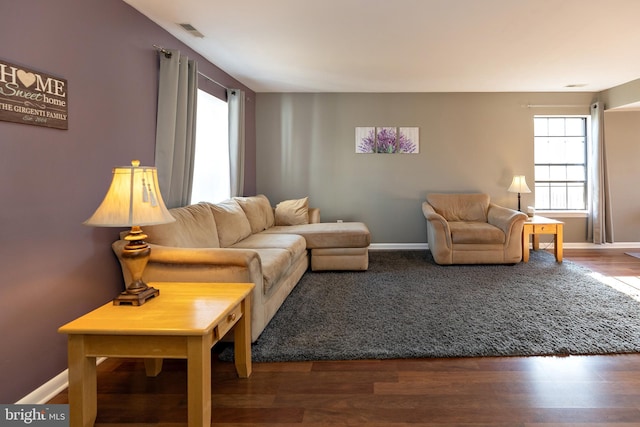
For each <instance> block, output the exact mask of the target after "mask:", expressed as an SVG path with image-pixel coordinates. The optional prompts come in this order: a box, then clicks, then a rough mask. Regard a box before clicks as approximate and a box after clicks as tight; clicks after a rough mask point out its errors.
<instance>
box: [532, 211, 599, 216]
mask: <svg viewBox="0 0 640 427" xmlns="http://www.w3.org/2000/svg"><path fill="white" fill-rule="evenodd" d="M536 215H540V216H546V217H547V218H587V217H588V216H589V212H588V211H539V210H536Z"/></svg>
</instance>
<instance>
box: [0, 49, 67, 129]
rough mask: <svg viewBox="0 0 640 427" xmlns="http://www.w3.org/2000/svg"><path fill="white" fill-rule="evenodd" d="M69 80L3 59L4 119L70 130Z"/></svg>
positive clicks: (0, 92)
mask: <svg viewBox="0 0 640 427" xmlns="http://www.w3.org/2000/svg"><path fill="white" fill-rule="evenodd" d="M68 117H69V116H68V102H67V81H66V80H65V79H60V78H58V77H54V76H51V75H49V74H46V73H41V72H40V71H34V70H30V69H28V68H25V67H21V66H19V65H14V64H11V63H9V62H6V61H4V60H2V59H0V120H4V121H7V122H15V123H23V124H27V125H35V126H45V127H50V128H55V129H68Z"/></svg>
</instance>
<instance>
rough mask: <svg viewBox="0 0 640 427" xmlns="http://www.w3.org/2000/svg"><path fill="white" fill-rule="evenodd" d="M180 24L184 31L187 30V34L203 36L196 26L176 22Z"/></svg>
mask: <svg viewBox="0 0 640 427" xmlns="http://www.w3.org/2000/svg"><path fill="white" fill-rule="evenodd" d="M178 25H180V26H181V27H182V28H183V29H184V30H185V31H186V32H188V33H189V34H191V35H192V36H194V37H198V38H201V39H202V38H204V34H202V33H201V32H200V31H198V30H196V27H194V26H193V25H191V24H178Z"/></svg>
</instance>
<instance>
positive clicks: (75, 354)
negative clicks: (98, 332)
mask: <svg viewBox="0 0 640 427" xmlns="http://www.w3.org/2000/svg"><path fill="white" fill-rule="evenodd" d="M67 348H68V353H69V354H68V359H69V418H70V420H69V425H70V426H71V427H90V426H93V425H94V423H95V421H96V415H97V405H98V404H97V381H96V358H95V357H87V356H85V343H84V336H83V335H69V338H68V344H67Z"/></svg>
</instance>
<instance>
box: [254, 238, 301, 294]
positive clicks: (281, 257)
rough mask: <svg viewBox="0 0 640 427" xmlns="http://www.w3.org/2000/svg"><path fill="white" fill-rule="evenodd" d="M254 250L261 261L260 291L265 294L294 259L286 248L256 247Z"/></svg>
mask: <svg viewBox="0 0 640 427" xmlns="http://www.w3.org/2000/svg"><path fill="white" fill-rule="evenodd" d="M256 252H258V255H260V261H261V263H262V281H263V290H262V291H263V293H264V294H265V295H266V294H268V293H269V290H271V288H272V287H273V286H274V285H275V284H276V283H278V281H279V280H280V278H281V277H282V276H283V275H284V274H285V273H286V272H288V271H289V268H290V267H291V265H292V264H293V262H294V259H293V258H292V257H291V253H290V252H289V251H287V250H286V249H279V248H263V249H256Z"/></svg>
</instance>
